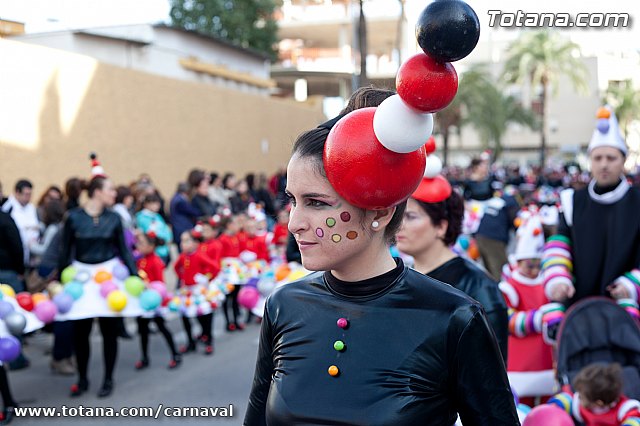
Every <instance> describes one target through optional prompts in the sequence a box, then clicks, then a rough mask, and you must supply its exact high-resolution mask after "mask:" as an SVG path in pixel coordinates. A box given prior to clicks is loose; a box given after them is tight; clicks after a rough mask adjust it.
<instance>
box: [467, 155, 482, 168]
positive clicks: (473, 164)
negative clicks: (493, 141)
mask: <svg viewBox="0 0 640 426" xmlns="http://www.w3.org/2000/svg"><path fill="white" fill-rule="evenodd" d="M480 164H482V159H480V158H474V159H472V160H471V164H469V168H470V169H471V170H475V169H477V168H478V166H479V165H480Z"/></svg>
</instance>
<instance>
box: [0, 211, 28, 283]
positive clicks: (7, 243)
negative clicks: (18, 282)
mask: <svg viewBox="0 0 640 426" xmlns="http://www.w3.org/2000/svg"><path fill="white" fill-rule="evenodd" d="M1 270H5V271H14V272H15V273H17V274H18V275H22V274H24V250H23V246H22V239H21V238H20V231H19V230H18V227H17V226H16V223H15V222H14V221H13V218H11V215H10V214H9V213H5V212H3V211H0V271H1Z"/></svg>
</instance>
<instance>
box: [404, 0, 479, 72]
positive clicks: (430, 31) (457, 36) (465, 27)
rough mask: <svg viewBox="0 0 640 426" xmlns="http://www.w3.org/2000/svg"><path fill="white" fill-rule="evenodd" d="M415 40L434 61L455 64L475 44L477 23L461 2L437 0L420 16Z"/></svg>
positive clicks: (465, 5)
mask: <svg viewBox="0 0 640 426" xmlns="http://www.w3.org/2000/svg"><path fill="white" fill-rule="evenodd" d="M416 38H417V39H418V44H419V45H420V47H421V48H422V50H424V53H426V54H427V55H429V56H431V57H432V58H433V59H435V60H436V61H440V62H453V61H457V60H460V59H462V58H464V57H465V56H467V55H468V54H469V53H471V51H472V50H473V49H474V48H475V47H476V44H478V39H479V38H480V21H479V20H478V15H476V12H475V11H474V10H473V9H472V8H471V6H469V5H468V4H466V3H465V2H463V1H460V0H437V1H435V2H433V3H431V4H430V5H429V6H427V7H426V8H425V9H424V10H423V11H422V13H421V14H420V18H418V23H417V24H416Z"/></svg>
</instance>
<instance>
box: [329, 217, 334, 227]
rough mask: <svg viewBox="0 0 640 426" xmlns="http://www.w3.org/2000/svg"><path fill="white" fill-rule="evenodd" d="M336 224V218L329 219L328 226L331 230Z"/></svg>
mask: <svg viewBox="0 0 640 426" xmlns="http://www.w3.org/2000/svg"><path fill="white" fill-rule="evenodd" d="M335 224H336V220H335V219H334V218H332V217H330V218H327V226H328V227H329V228H332V227H333V226H335Z"/></svg>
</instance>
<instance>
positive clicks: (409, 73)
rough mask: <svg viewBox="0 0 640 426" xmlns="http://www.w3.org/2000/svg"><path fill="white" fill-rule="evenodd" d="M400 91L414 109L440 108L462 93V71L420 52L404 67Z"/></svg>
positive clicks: (397, 87)
mask: <svg viewBox="0 0 640 426" xmlns="http://www.w3.org/2000/svg"><path fill="white" fill-rule="evenodd" d="M396 90H397V91H398V95H400V97H401V98H402V100H403V101H404V102H405V103H406V104H407V105H409V106H410V107H411V108H413V109H416V110H418V111H420V112H424V113H431V112H436V111H440V110H441V109H442V108H444V107H446V106H447V105H449V104H450V103H451V101H452V100H453V98H454V97H455V96H456V93H457V92H458V74H457V73H456V69H455V68H454V67H453V65H451V64H450V63H448V62H444V63H441V62H436V61H435V60H433V59H431V58H430V57H429V56H427V55H425V54H424V53H419V54H417V55H415V56H412V57H411V58H409V59H408V60H406V61H405V62H404V63H403V64H402V65H401V66H400V69H399V70H398V75H397V77H396Z"/></svg>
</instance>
